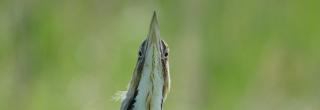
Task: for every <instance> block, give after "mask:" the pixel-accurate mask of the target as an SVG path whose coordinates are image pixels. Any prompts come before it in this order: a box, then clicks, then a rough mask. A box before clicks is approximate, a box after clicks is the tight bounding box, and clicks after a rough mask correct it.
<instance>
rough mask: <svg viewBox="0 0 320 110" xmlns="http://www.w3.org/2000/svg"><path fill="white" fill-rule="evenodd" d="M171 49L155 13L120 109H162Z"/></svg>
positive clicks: (167, 82) (139, 51)
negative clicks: (162, 35) (162, 36)
mask: <svg viewBox="0 0 320 110" xmlns="http://www.w3.org/2000/svg"><path fill="white" fill-rule="evenodd" d="M168 53H169V47H168V44H167V43H166V42H165V41H164V40H162V39H161V37H160V28H159V23H158V19H157V14H156V11H154V12H153V16H152V19H151V23H150V27H149V33H148V34H147V38H146V39H145V40H144V41H143V42H142V43H141V45H140V47H139V50H138V60H137V63H136V66H135V69H134V71H133V74H132V78H131V81H130V82H129V85H128V89H127V91H126V92H125V93H124V97H123V98H122V99H123V100H122V102H121V107H120V110H163V103H164V101H165V99H166V97H167V94H168V93H169V90H170V72H169V58H168V57H169V56H168V55H169V54H168Z"/></svg>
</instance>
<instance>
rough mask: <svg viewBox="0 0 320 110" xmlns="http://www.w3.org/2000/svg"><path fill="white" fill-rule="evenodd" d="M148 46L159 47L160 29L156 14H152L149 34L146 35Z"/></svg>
mask: <svg viewBox="0 0 320 110" xmlns="http://www.w3.org/2000/svg"><path fill="white" fill-rule="evenodd" d="M147 40H148V44H149V45H148V46H149V47H150V46H152V45H155V46H156V47H159V44H160V29H159V24H158V19H157V14H156V12H154V13H153V16H152V20H151V23H150V29H149V34H148V38H147Z"/></svg>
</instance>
